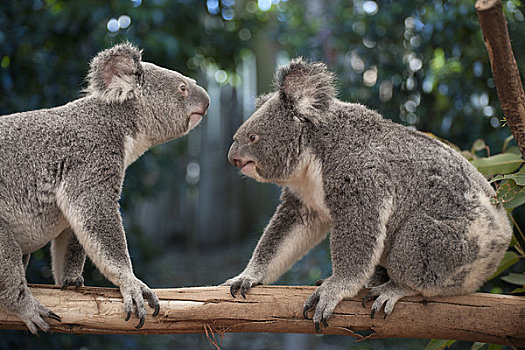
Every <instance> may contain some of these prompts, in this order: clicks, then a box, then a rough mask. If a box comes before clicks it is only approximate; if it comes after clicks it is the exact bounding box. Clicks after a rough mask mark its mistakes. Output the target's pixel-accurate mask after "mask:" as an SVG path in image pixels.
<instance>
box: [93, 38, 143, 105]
mask: <svg viewBox="0 0 525 350" xmlns="http://www.w3.org/2000/svg"><path fill="white" fill-rule="evenodd" d="M141 58H142V51H141V50H139V49H137V48H136V47H135V46H133V45H131V44H130V43H123V44H118V45H115V46H113V47H112V48H109V49H107V50H104V51H101V52H100V53H99V54H98V55H97V56H96V57H95V58H93V60H92V61H91V63H90V70H89V74H88V76H87V80H88V87H87V89H86V92H87V94H88V95H91V96H95V97H97V98H100V99H102V100H103V101H105V102H107V103H112V102H118V103H122V102H124V101H126V100H128V99H133V98H135V97H137V96H138V94H139V91H138V87H139V85H140V84H141V83H142V81H143V76H144V71H143V69H142V65H141V63H140V60H141Z"/></svg>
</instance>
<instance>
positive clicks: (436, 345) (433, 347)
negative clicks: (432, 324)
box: [425, 339, 456, 350]
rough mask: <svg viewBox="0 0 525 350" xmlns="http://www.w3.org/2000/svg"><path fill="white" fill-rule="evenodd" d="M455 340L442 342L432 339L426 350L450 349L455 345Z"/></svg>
mask: <svg viewBox="0 0 525 350" xmlns="http://www.w3.org/2000/svg"><path fill="white" fill-rule="evenodd" d="M455 342H456V341H455V340H442V339H432V340H431V341H429V342H428V344H427V346H425V350H442V349H446V348H448V347H450V346H451V345H452V344H454V343H455Z"/></svg>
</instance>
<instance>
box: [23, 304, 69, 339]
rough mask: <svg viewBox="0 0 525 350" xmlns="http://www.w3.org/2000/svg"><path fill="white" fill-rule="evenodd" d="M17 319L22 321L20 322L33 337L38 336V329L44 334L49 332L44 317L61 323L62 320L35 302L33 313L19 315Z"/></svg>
mask: <svg viewBox="0 0 525 350" xmlns="http://www.w3.org/2000/svg"><path fill="white" fill-rule="evenodd" d="M19 317H20V319H22V321H24V323H25V324H26V326H27V328H28V329H29V331H30V332H31V333H33V334H35V335H37V334H38V330H39V329H41V330H42V331H44V332H48V331H49V324H48V323H47V322H46V321H45V320H44V317H47V318H51V319H53V320H55V321H58V322H62V318H61V317H60V316H58V315H57V314H55V313H54V312H53V311H51V310H49V309H48V308H46V307H44V306H42V305H40V303H38V302H37V301H36V300H35V305H34V309H33V311H32V312H31V313H28V314H24V315H19Z"/></svg>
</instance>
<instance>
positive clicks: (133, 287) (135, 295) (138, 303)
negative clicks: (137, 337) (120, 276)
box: [120, 279, 160, 329]
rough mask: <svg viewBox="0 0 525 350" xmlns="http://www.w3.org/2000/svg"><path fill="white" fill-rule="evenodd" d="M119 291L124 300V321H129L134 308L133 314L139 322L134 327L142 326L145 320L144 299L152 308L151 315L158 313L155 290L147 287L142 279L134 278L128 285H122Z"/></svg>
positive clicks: (158, 307)
mask: <svg viewBox="0 0 525 350" xmlns="http://www.w3.org/2000/svg"><path fill="white" fill-rule="evenodd" d="M120 292H121V294H122V299H123V301H124V311H125V312H126V318H125V321H129V319H130V318H131V314H132V313H133V309H135V314H136V315H137V317H138V318H139V323H138V324H137V326H136V327H135V328H137V329H139V328H142V326H144V322H145V321H146V306H145V304H144V299H146V300H147V301H148V305H149V306H150V307H152V308H154V311H153V316H157V315H158V314H159V311H160V305H159V298H158V297H157V295H156V294H155V292H153V291H152V290H151V289H149V288H148V286H146V285H145V284H144V283H143V282H142V281H140V280H138V279H135V280H134V281H133V282H131V283H129V284H128V285H126V286H122V287H121V288H120Z"/></svg>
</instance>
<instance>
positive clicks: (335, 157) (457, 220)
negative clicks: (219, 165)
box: [224, 59, 512, 330]
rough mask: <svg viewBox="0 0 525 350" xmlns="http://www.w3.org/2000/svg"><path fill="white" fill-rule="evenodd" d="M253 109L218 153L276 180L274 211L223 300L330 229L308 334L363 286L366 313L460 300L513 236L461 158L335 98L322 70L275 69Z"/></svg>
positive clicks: (279, 268) (267, 279)
mask: <svg viewBox="0 0 525 350" xmlns="http://www.w3.org/2000/svg"><path fill="white" fill-rule="evenodd" d="M257 107H258V108H257V110H256V111H255V112H254V114H253V115H252V116H251V117H250V118H249V119H248V120H247V121H246V122H245V123H244V124H243V125H242V126H241V127H240V128H239V130H238V131H237V133H236V134H235V136H234V142H233V144H232V146H231V148H230V152H229V155H228V157H229V160H230V162H232V163H233V164H235V165H236V166H238V167H239V168H241V171H242V173H244V174H245V175H247V176H250V177H253V178H255V179H256V180H258V181H261V182H274V183H277V184H279V185H281V186H282V195H281V204H280V205H279V207H278V208H277V211H276V212H275V214H274V216H273V218H272V219H271V221H270V223H269V224H268V226H267V227H266V229H265V231H264V233H263V236H262V237H261V239H260V241H259V243H258V244H257V247H256V248H255V251H254V253H253V256H252V258H251V260H250V262H249V263H248V265H247V267H246V269H245V270H244V271H243V272H242V273H241V274H240V275H238V276H237V277H234V278H232V279H230V280H228V281H226V282H225V283H224V284H225V285H230V286H231V292H232V294H233V295H235V293H236V292H237V291H239V290H240V292H241V294H242V295H245V293H246V292H247V291H248V289H249V288H251V287H252V286H254V285H256V284H259V283H271V282H273V281H274V280H276V279H277V278H278V277H279V276H280V275H281V274H282V273H284V272H285V271H286V270H287V269H288V268H289V267H290V266H291V265H292V264H293V263H294V262H295V261H296V260H298V259H299V258H300V257H301V256H302V255H304V254H305V253H306V252H307V251H308V250H309V249H310V248H312V247H313V246H315V245H316V244H317V243H318V242H319V241H321V240H322V239H323V238H324V237H325V236H326V234H327V233H328V231H330V232H331V237H330V247H331V254H332V267H333V269H332V270H333V274H332V276H330V277H329V278H327V279H325V280H324V281H323V282H322V284H321V285H320V286H319V288H318V289H317V290H316V291H315V293H313V294H312V295H311V296H310V298H309V299H308V300H307V301H306V303H305V309H304V314H305V316H306V315H307V312H308V311H309V310H310V309H315V312H314V315H313V320H314V323H315V326H316V328H317V329H318V330H320V323H321V322H322V323H323V324H325V326H326V320H327V319H328V318H329V317H330V316H331V315H332V312H333V310H334V308H335V307H336V305H337V304H338V303H339V302H340V301H341V300H342V299H343V298H346V297H352V296H354V295H355V294H356V293H357V292H358V291H359V290H360V289H361V288H363V287H364V286H366V285H367V286H369V287H372V289H371V291H370V294H369V296H368V297H367V298H366V299H369V298H373V297H377V299H376V301H375V302H374V304H373V306H372V315H374V314H375V313H376V312H377V311H379V310H380V309H381V308H382V306H383V305H385V315H388V314H389V313H390V312H392V309H393V307H394V305H395V303H396V301H397V300H398V299H399V298H401V297H403V296H408V295H414V294H422V295H424V296H432V295H451V294H463V293H469V292H472V291H474V290H476V289H477V288H478V287H479V286H480V285H481V283H482V282H483V281H484V280H485V279H486V278H487V277H489V276H490V275H491V274H492V273H493V272H494V270H495V268H496V266H497V263H498V262H499V260H500V259H501V258H502V256H503V254H504V253H505V250H506V248H507V245H508V243H509V241H510V238H511V235H512V229H511V226H510V224H509V222H508V220H507V217H506V213H505V211H504V210H503V208H501V207H500V206H494V205H492V204H491V203H490V197H493V196H494V195H495V193H494V190H493V189H492V187H491V186H490V185H489V184H488V183H487V181H486V180H485V179H484V178H483V176H482V175H481V174H480V173H479V172H478V171H477V170H476V169H475V168H474V167H473V166H472V165H471V164H470V163H469V162H468V161H467V160H465V159H464V158H463V157H462V156H461V155H460V154H459V153H457V152H456V151H454V150H452V149H451V148H450V147H448V146H446V145H444V144H443V143H441V142H439V141H436V140H434V139H432V138H430V137H428V136H426V135H424V134H422V133H420V132H418V131H414V130H411V129H409V128H406V127H403V126H401V125H399V124H395V123H393V122H391V121H389V120H386V119H383V118H382V117H381V116H380V115H379V114H378V113H376V112H374V111H372V110H370V109H367V108H366V107H364V106H362V105H359V104H352V103H345V102H342V101H340V100H338V99H337V98H336V97H335V88H334V85H333V76H332V74H331V73H329V72H328V71H327V69H326V67H325V66H324V65H323V64H320V63H307V62H304V61H303V60H302V59H295V60H294V61H292V63H291V64H290V65H289V66H286V67H283V68H281V69H280V70H279V72H278V73H277V77H276V91H275V92H274V93H271V94H269V95H265V96H264V97H262V98H261V99H259V101H258V103H257ZM385 269H386V274H385ZM378 284H379V285H378ZM385 317H386V316H385Z"/></svg>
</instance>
